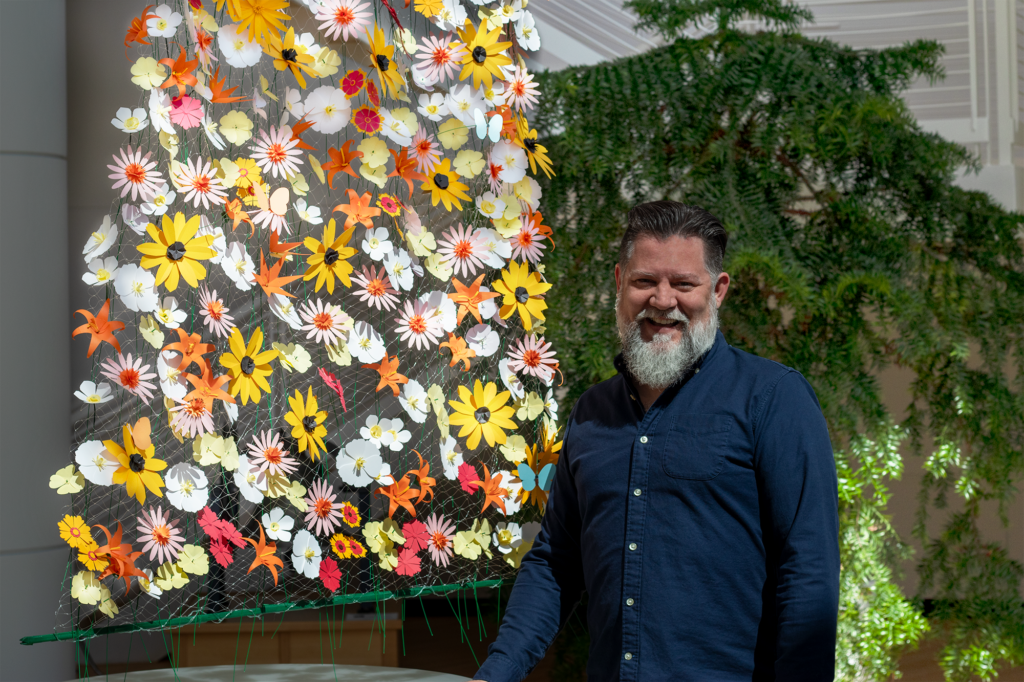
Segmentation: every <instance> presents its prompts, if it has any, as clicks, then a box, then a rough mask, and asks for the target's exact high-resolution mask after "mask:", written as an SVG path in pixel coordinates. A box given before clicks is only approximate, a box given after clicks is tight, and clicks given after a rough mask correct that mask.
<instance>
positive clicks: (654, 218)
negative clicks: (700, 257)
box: [619, 201, 728, 279]
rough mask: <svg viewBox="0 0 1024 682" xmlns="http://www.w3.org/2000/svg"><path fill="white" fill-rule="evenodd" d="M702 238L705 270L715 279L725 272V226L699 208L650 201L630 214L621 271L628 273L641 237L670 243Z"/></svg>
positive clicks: (621, 244)
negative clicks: (626, 270)
mask: <svg viewBox="0 0 1024 682" xmlns="http://www.w3.org/2000/svg"><path fill="white" fill-rule="evenodd" d="M676 235H678V236H680V237H700V239H701V241H703V242H704V267H705V268H707V271H708V273H709V274H710V275H711V277H712V279H714V278H715V277H717V276H718V274H719V273H720V272H722V261H723V260H724V259H725V244H726V242H727V241H728V236H727V235H726V233H725V228H724V227H723V226H722V222H721V221H720V220H719V219H718V218H716V217H715V216H713V215H712V214H711V213H709V212H708V211H705V210H704V209H703V208H700V207H699V206H690V205H687V204H681V203H679V202H678V201H648V202H647V203H646V204H637V205H636V206H634V207H633V208H631V209H630V210H629V215H628V217H627V219H626V233H625V234H624V235H622V242H620V243H619V267H621V268H623V269H625V267H626V264H627V263H628V262H629V259H630V258H632V257H633V246H634V244H635V243H636V240H637V239H640V238H641V237H654V238H656V239H661V240H664V239H668V238H669V237H673V236H676Z"/></svg>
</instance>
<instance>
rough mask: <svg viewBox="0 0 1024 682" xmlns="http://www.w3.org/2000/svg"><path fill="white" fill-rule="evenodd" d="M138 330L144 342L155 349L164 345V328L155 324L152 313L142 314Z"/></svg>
mask: <svg viewBox="0 0 1024 682" xmlns="http://www.w3.org/2000/svg"><path fill="white" fill-rule="evenodd" d="M139 332H140V333H141V334H142V338H144V339H145V340H146V343H148V344H149V345H151V346H153V348H156V349H157V350H160V349H161V348H163V347H164V330H163V329H161V328H160V325H159V324H157V321H156V318H155V317H153V316H152V315H143V316H142V320H140V321H139Z"/></svg>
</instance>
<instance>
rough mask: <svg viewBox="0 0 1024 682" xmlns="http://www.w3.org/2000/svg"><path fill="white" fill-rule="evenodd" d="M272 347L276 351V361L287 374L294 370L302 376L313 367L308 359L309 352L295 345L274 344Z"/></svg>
mask: <svg viewBox="0 0 1024 682" xmlns="http://www.w3.org/2000/svg"><path fill="white" fill-rule="evenodd" d="M272 346H273V347H274V348H275V349H276V350H277V353H278V355H277V359H278V360H280V361H281V366H282V367H284V368H285V370H286V371H288V372H291V371H293V370H294V371H296V372H298V373H299V374H302V373H303V372H305V371H306V370H307V369H309V368H310V367H312V366H313V361H312V359H311V358H310V357H309V351H307V350H306V349H305V348H303V347H302V346H300V345H299V344H297V343H289V344H284V343H277V342H275V343H273V344H272Z"/></svg>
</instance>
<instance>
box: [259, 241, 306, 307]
mask: <svg viewBox="0 0 1024 682" xmlns="http://www.w3.org/2000/svg"><path fill="white" fill-rule="evenodd" d="M282 265H284V259H278V261H277V262H276V263H274V267H272V268H270V270H267V260H266V258H264V257H263V249H260V274H258V275H256V276H255V277H253V279H254V280H255V281H256V283H257V284H259V285H260V286H261V287H263V293H265V294H266V295H267V297H268V298H269V297H270V295H271V294H282V295H284V296H288V297H290V298H295V296H293V295H292V294H289V293H288V292H287V291H285V290H284V289H282V288H281V287H282V286H284V285H285V284H288V283H289V282H294V281H295V280H297V279H300V278H301V277H302V275H293V276H291V277H278V273H280V272H281V266H282Z"/></svg>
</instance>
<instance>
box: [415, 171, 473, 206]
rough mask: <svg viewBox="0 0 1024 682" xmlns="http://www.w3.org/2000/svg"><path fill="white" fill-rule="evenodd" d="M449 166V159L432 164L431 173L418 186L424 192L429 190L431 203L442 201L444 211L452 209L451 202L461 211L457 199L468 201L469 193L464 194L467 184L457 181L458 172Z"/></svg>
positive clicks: (460, 203) (435, 203)
mask: <svg viewBox="0 0 1024 682" xmlns="http://www.w3.org/2000/svg"><path fill="white" fill-rule="evenodd" d="M451 166H452V162H451V159H444V160H443V161H441V163H439V164H437V165H436V166H434V170H433V172H432V174H431V175H429V176H427V179H426V181H425V182H424V183H423V184H422V185H421V186H420V187H421V188H422V189H423V191H424V192H430V201H431V205H433V206H437V202H439V201H440V202H443V203H444V208H445V210H446V211H451V210H452V204H454V205H455V208H457V209H458V210H460V211H461V210H462V202H460V201H459V200H460V199H464V200H466V201H469V195H468V194H466V190H467V189H469V186H468V185H465V184H463V183H461V182H459V174H458V173H456V172H455V171H453V170H452V169H451Z"/></svg>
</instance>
